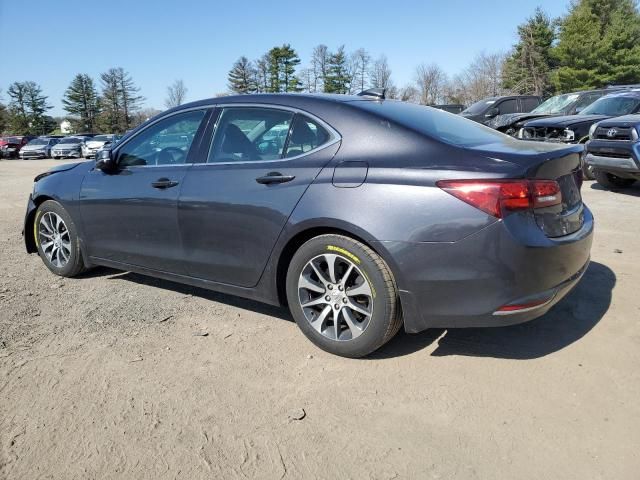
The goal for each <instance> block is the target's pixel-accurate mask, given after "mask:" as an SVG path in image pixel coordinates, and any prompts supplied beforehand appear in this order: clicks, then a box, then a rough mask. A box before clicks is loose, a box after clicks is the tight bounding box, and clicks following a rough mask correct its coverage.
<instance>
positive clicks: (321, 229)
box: [275, 225, 400, 306]
mask: <svg viewBox="0 0 640 480" xmlns="http://www.w3.org/2000/svg"><path fill="white" fill-rule="evenodd" d="M327 234H334V235H343V236H345V237H349V238H351V239H353V240H356V241H358V242H360V243H362V244H364V245H366V246H367V247H369V248H370V249H371V250H373V251H374V252H375V253H376V254H378V255H379V256H380V257H381V258H382V259H383V260H384V261H385V263H386V264H387V266H388V267H389V269H390V271H391V274H392V276H393V278H394V282H395V283H396V288H399V287H398V274H397V272H398V270H397V268H396V265H395V263H394V262H393V260H392V259H391V258H390V255H389V252H387V251H386V249H385V248H384V246H383V245H382V244H381V243H380V242H376V241H375V240H374V239H373V238H372V237H371V236H370V235H368V234H367V233H366V232H364V231H360V229H358V228H357V227H354V228H349V226H348V225H333V226H327V225H324V226H319V225H314V226H308V227H306V228H303V229H301V230H299V231H297V232H296V233H295V234H294V235H292V236H291V237H290V238H289V239H288V240H287V242H286V243H285V245H284V246H283V248H282V250H280V254H279V255H278V260H277V266H276V271H275V287H276V291H277V292H276V293H277V296H278V301H279V303H280V304H281V305H285V306H286V305H287V292H286V280H287V270H288V269H289V264H290V263H291V259H292V258H293V256H294V254H295V252H296V251H297V250H298V249H299V248H300V247H301V246H302V245H303V244H304V243H305V242H307V241H309V240H311V239H312V238H315V237H317V236H319V235H327ZM398 293H399V292H398ZM398 301H400V297H399V296H398Z"/></svg>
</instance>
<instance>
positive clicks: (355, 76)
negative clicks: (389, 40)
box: [349, 48, 371, 93]
mask: <svg viewBox="0 0 640 480" xmlns="http://www.w3.org/2000/svg"><path fill="white" fill-rule="evenodd" d="M349 64H350V68H349V70H350V71H351V87H352V92H351V93H357V92H361V91H363V90H365V89H366V88H367V84H368V83H369V66H370V64H371V55H369V52H367V51H366V50H365V49H364V48H359V49H358V50H356V51H355V52H353V53H352V54H351V58H350V62H349Z"/></svg>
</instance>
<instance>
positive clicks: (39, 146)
mask: <svg viewBox="0 0 640 480" xmlns="http://www.w3.org/2000/svg"><path fill="white" fill-rule="evenodd" d="M59 141H60V139H59V138H48V137H42V138H34V139H33V140H31V141H30V142H29V143H27V144H26V145H25V146H24V147H22V148H21V149H20V153H19V155H20V158H21V159H23V160H28V159H31V158H49V157H50V156H51V150H52V149H53V147H54V145H56V144H57V143H58V142H59Z"/></svg>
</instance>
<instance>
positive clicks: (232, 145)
mask: <svg viewBox="0 0 640 480" xmlns="http://www.w3.org/2000/svg"><path fill="white" fill-rule="evenodd" d="M221 149H222V153H223V154H230V155H232V156H234V155H237V154H239V155H240V160H260V154H259V153H258V149H257V148H256V147H255V145H254V144H253V143H251V140H249V139H248V138H247V136H246V135H245V134H244V133H243V132H242V130H240V128H239V127H238V126H237V125H234V124H233V123H228V124H227V126H226V127H225V130H224V139H223V140H222V148H221ZM233 158H234V159H237V157H233Z"/></svg>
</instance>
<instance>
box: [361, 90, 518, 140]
mask: <svg viewBox="0 0 640 480" xmlns="http://www.w3.org/2000/svg"><path fill="white" fill-rule="evenodd" d="M358 106H359V107H360V108H362V109H365V110H368V111H370V112H372V113H374V114H376V115H380V116H382V117H384V118H387V119H389V120H391V121H393V122H395V123H397V124H399V125H404V126H406V127H408V128H410V129H412V130H415V131H417V132H420V133H423V134H425V135H428V136H429V137H431V138H435V139H437V140H441V141H443V142H446V143H450V144H453V145H458V146H463V147H471V146H475V145H486V144H489V143H495V142H501V141H504V140H505V139H511V137H508V136H506V135H505V134H504V133H500V132H498V131H497V130H494V129H493V128H489V127H485V126H484V125H481V124H480V123H477V122H473V121H471V120H468V119H466V118H464V117H461V116H459V115H455V114H453V113H448V112H444V111H442V110H437V109H435V108H429V107H425V106H423V105H415V104H411V103H405V102H393V101H391V102H383V103H377V102H360V103H359V105H358Z"/></svg>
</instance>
